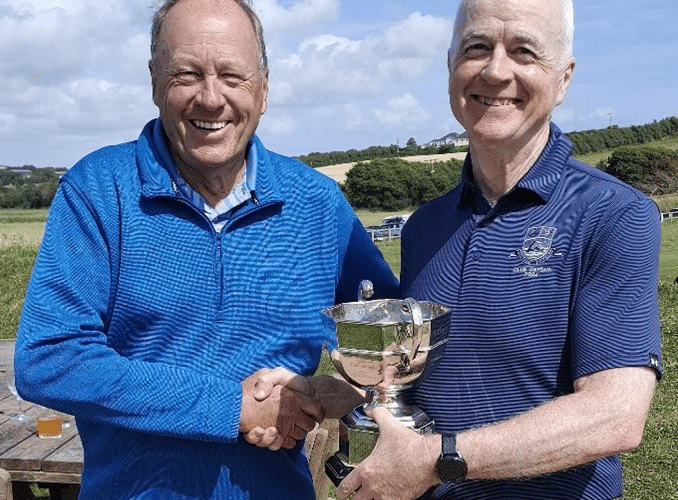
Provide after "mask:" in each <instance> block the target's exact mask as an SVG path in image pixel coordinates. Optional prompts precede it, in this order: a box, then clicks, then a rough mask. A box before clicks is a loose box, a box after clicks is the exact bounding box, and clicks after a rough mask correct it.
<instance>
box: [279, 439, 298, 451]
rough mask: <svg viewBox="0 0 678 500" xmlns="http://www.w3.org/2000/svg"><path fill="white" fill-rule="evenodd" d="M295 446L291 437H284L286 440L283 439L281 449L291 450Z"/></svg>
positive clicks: (294, 441)
mask: <svg viewBox="0 0 678 500" xmlns="http://www.w3.org/2000/svg"><path fill="white" fill-rule="evenodd" d="M296 445H297V441H296V440H294V439H292V438H291V437H286V438H284V439H283V445H282V447H283V448H285V449H287V450H291V449H292V448H294V447H295V446H296Z"/></svg>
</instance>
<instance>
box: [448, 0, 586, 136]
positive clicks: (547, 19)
mask: <svg viewBox="0 0 678 500" xmlns="http://www.w3.org/2000/svg"><path fill="white" fill-rule="evenodd" d="M462 15H463V13H462ZM461 19H462V21H465V22H463V23H462V24H461V25H460V28H461V30H462V31H461V32H460V33H458V35H459V36H458V39H459V44H458V47H457V48H456V52H455V53H452V52H450V60H449V65H450V104H451V107H452V111H453V113H454V116H455V117H456V118H457V120H458V121H459V123H461V124H462V125H463V126H464V128H465V129H466V130H467V132H468V135H469V139H470V140H471V142H472V143H476V144H485V145H501V144H504V145H505V146H510V147H512V148H522V147H525V146H526V145H528V144H530V143H531V142H533V141H534V140H535V139H536V138H543V137H548V131H549V122H550V118H551V112H552V111H553V109H554V108H555V107H556V106H557V105H558V104H560V103H561V102H562V100H563V99H564V97H565V92H566V91H567V87H568V85H569V83H570V80H571V78H572V72H573V71H574V61H573V60H572V59H567V60H566V61H565V62H563V61H562V59H563V58H562V45H561V39H562V37H561V35H562V33H561V32H562V29H563V26H564V23H563V9H562V8H561V7H560V0H469V1H468V2H467V7H466V11H465V18H464V17H462V18H461Z"/></svg>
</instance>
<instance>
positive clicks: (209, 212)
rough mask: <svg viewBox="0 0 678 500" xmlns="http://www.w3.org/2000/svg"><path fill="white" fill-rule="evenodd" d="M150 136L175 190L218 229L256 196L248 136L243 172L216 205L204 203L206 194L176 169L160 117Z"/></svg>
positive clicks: (252, 151)
mask: <svg viewBox="0 0 678 500" xmlns="http://www.w3.org/2000/svg"><path fill="white" fill-rule="evenodd" d="M153 139H154V142H155V143H156V145H157V146H158V152H159V154H160V157H161V160H162V163H163V164H164V165H165V167H166V168H167V171H168V173H169V175H170V178H171V179H172V182H173V184H174V186H175V191H178V193H179V194H180V195H182V196H183V197H184V198H186V199H187V200H188V201H189V202H190V203H191V204H192V205H193V206H195V207H196V208H197V209H198V210H200V211H201V212H203V213H205V215H206V216H207V217H208V218H209V219H210V220H211V221H212V223H213V224H215V226H220V227H218V229H220V228H221V227H223V225H224V224H225V223H226V220H228V218H229V217H230V216H231V215H232V214H233V212H234V211H235V209H236V208H237V207H239V206H240V205H242V204H243V203H245V202H246V201H247V200H248V199H250V198H251V197H253V196H255V190H256V177H257V165H258V158H257V148H256V147H253V141H252V140H251V139H250V141H249V143H248V144H247V159H246V161H245V175H244V176H243V178H242V180H241V181H240V182H239V183H238V184H237V185H236V186H234V188H233V190H232V191H231V192H230V193H229V194H228V196H227V197H226V198H224V199H223V200H221V201H220V202H219V203H218V204H217V205H216V206H215V207H212V206H211V205H210V204H209V203H207V201H206V200H205V198H204V197H203V196H202V195H201V194H200V193H198V192H197V191H196V190H194V189H193V188H192V187H191V186H190V185H189V184H188V183H187V182H186V180H185V179H184V177H183V176H182V175H181V173H180V172H179V170H178V169H177V167H176V165H175V164H174V161H173V159H172V155H171V153H170V150H169V147H168V145H167V139H166V135H165V130H164V128H163V125H162V122H161V121H160V120H158V121H157V123H156V126H155V127H154V130H153Z"/></svg>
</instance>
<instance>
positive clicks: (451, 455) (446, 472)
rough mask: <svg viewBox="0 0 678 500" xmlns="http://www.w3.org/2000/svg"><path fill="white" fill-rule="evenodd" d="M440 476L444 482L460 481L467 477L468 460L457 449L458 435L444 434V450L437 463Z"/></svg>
mask: <svg viewBox="0 0 678 500" xmlns="http://www.w3.org/2000/svg"><path fill="white" fill-rule="evenodd" d="M436 469H437V472H438V477H439V478H440V480H441V481H442V482H444V483H458V482H461V481H463V480H464V479H466V474H467V473H468V467H467V465H466V460H464V457H462V456H461V454H460V453H459V451H458V450H457V435H456V434H443V435H442V452H441V453H440V458H439V459H438V463H437V465H436Z"/></svg>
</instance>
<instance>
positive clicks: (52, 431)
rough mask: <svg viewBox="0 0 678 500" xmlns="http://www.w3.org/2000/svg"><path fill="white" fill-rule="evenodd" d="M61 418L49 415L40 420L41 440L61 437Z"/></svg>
mask: <svg viewBox="0 0 678 500" xmlns="http://www.w3.org/2000/svg"><path fill="white" fill-rule="evenodd" d="M61 423H62V422H61V417H59V416H57V415H49V416H46V417H40V418H38V436H40V437H41V438H59V437H61Z"/></svg>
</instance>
